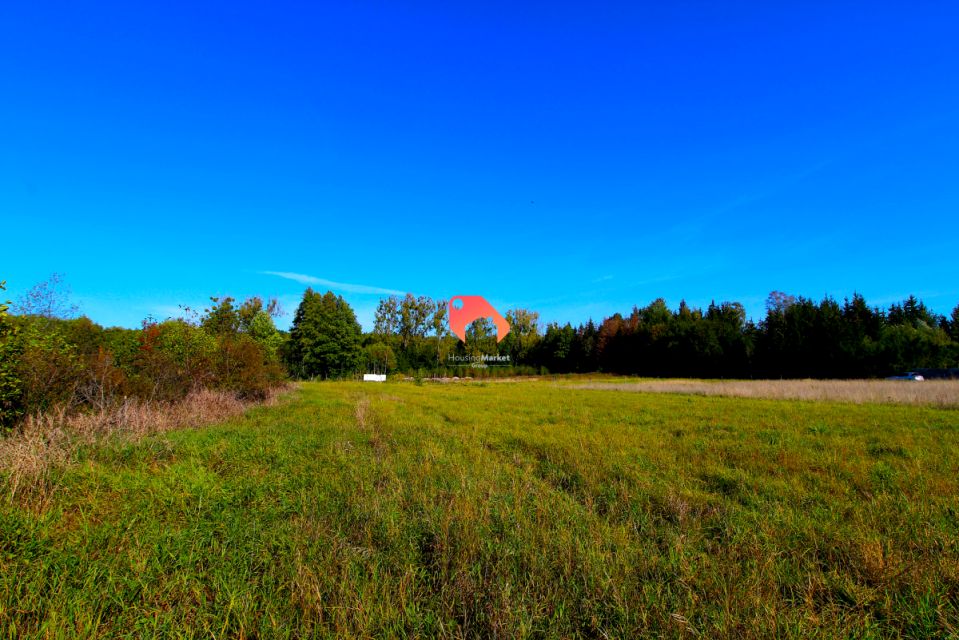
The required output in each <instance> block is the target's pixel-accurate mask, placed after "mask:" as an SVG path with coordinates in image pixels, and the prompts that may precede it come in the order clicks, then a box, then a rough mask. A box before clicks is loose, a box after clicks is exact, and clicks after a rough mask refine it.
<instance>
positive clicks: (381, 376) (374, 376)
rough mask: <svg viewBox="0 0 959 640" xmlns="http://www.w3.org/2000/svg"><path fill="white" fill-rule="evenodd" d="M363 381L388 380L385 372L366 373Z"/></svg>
mask: <svg viewBox="0 0 959 640" xmlns="http://www.w3.org/2000/svg"><path fill="white" fill-rule="evenodd" d="M363 382H386V374H385V373H364V374H363Z"/></svg>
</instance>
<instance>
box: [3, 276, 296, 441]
mask: <svg viewBox="0 0 959 640" xmlns="http://www.w3.org/2000/svg"><path fill="white" fill-rule="evenodd" d="M67 294H68V292H67V291H65V288H64V286H63V283H62V281H61V280H60V279H59V278H58V277H56V276H54V277H53V278H51V279H50V280H49V281H47V282H45V283H42V284H41V285H38V286H37V287H34V288H33V289H31V290H30V291H29V292H28V293H27V294H25V295H24V296H22V297H21V298H20V299H19V300H18V301H17V303H16V304H13V305H10V303H6V304H3V305H0V426H2V427H10V426H12V425H14V424H16V423H17V422H18V421H19V420H20V419H21V418H22V417H23V416H25V415H28V414H34V413H41V412H44V411H49V410H52V409H58V410H65V411H68V412H72V411H83V410H89V409H93V410H106V409H109V408H111V407H113V406H116V405H118V404H119V403H121V402H123V400H124V399H125V398H130V397H133V398H139V399H144V400H152V401H176V400H178V399H181V398H183V397H185V396H186V395H187V394H189V393H190V392H191V391H194V390H198V389H201V388H208V389H219V390H224V391H228V392H231V393H233V394H235V395H236V396H237V397H240V398H249V399H257V398H262V397H264V396H265V395H266V393H267V392H268V391H269V389H270V388H271V387H273V386H275V385H277V384H279V383H281V382H282V381H283V380H284V379H285V372H284V370H283V367H282V364H281V359H280V358H281V351H282V349H283V344H284V337H283V334H282V333H281V332H279V331H278V330H277V329H276V326H275V325H274V322H273V317H274V316H275V315H276V314H277V313H278V312H279V308H278V305H277V304H276V303H275V302H270V303H264V302H263V300H261V299H260V298H255V297H254V298H249V299H247V300H246V301H244V302H243V303H241V304H237V301H236V300H234V299H233V298H228V297H227V298H211V304H210V306H209V307H208V308H206V309H204V310H203V311H202V312H199V311H194V310H191V309H188V308H184V310H183V314H182V317H180V318H177V319H169V320H165V321H163V322H157V321H155V320H152V319H148V320H145V321H144V322H143V324H142V326H141V327H140V328H138V329H123V328H118V327H114V328H104V327H102V326H100V325H98V324H96V323H94V322H92V321H91V320H90V319H89V318H86V317H74V316H76V308H75V307H74V306H72V305H70V304H69V303H68V302H67V299H68V296H67ZM11 311H13V312H14V313H11Z"/></svg>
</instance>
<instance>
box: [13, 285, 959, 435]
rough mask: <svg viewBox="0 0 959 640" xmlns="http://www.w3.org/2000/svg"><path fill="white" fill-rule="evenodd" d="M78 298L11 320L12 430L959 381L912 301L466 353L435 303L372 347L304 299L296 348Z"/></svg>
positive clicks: (254, 325)
mask: <svg viewBox="0 0 959 640" xmlns="http://www.w3.org/2000/svg"><path fill="white" fill-rule="evenodd" d="M0 290H2V283H0ZM67 293H68V292H67V291H66V288H65V285H64V284H63V282H62V280H61V279H60V278H59V277H58V276H56V275H55V276H53V277H52V278H51V279H50V280H48V281H47V282H44V283H41V284H40V285H37V286H36V287H34V288H32V289H30V290H29V291H28V292H27V293H26V294H24V295H23V296H21V297H20V299H19V300H18V301H17V302H16V303H15V304H12V303H9V302H7V303H4V304H0V425H6V426H9V425H11V424H14V423H16V421H17V420H19V419H20V418H22V417H23V416H24V415H26V414H30V413H36V412H43V411H48V410H51V409H55V408H67V409H68V410H84V409H88V408H92V409H103V408H105V407H108V406H110V405H113V404H116V403H118V402H120V401H121V400H122V399H123V398H126V397H136V398H143V399H147V400H158V401H175V400H177V399H178V398H182V397H184V396H185V395H186V394H188V393H190V392H191V391H192V390H195V389H197V388H213V389H222V390H226V391H229V392H232V393H235V394H236V395H237V396H240V397H244V398H256V397H262V396H263V395H264V394H265V393H266V392H267V391H268V390H269V389H270V388H271V387H273V386H276V385H278V384H280V383H282V381H283V380H285V379H286V378H287V377H294V378H300V379H304V378H320V379H327V378H344V377H353V376H355V375H357V374H359V373H361V372H376V373H403V374H405V375H412V376H432V375H440V376H452V375H459V376H473V377H485V376H495V375H522V374H545V373H576V372H579V373H589V372H609V373H616V374H626V375H644V376H679V377H707V378H806V377H812V378H868V377H880V376H888V375H892V374H897V373H902V372H905V371H908V370H913V369H919V368H931V369H941V368H954V367H959V306H956V308H955V309H953V311H952V313H951V314H950V315H949V316H942V315H938V314H936V313H933V312H932V311H930V310H929V309H928V308H927V307H926V305H925V304H924V303H923V302H922V301H921V300H919V299H917V298H916V297H914V296H910V297H909V298H907V299H906V300H904V301H903V302H901V303H896V304H892V305H890V306H889V307H888V308H885V309H882V308H879V307H876V306H870V305H869V304H868V303H867V302H866V300H865V299H864V298H863V297H862V296H861V295H858V294H856V295H853V296H852V297H851V298H849V299H845V300H843V301H842V302H841V303H840V302H838V301H836V300H834V299H833V298H830V297H824V298H823V299H822V300H819V301H815V300H812V299H809V298H804V297H794V296H790V295H786V294H784V293H781V292H773V293H772V294H770V296H769V298H768V300H767V304H766V314H765V316H764V317H763V318H762V319H761V320H760V321H758V322H753V321H751V320H749V319H748V318H747V315H746V311H745V309H744V308H743V306H742V305H741V304H739V303H737V302H722V303H719V304H716V303H712V304H710V305H709V306H708V307H707V308H706V309H700V308H694V307H691V306H690V305H688V304H686V303H685V302H681V303H680V305H679V307H678V308H676V309H671V308H670V307H669V306H668V305H667V304H666V302H665V300H663V299H661V298H660V299H657V300H654V301H652V302H651V303H649V304H648V305H646V306H644V307H634V308H633V309H632V310H631V311H630V312H629V313H628V314H620V313H616V314H614V315H612V316H609V317H607V318H604V319H603V320H602V321H601V322H599V323H598V324H597V323H595V322H594V321H592V320H590V321H588V322H585V323H581V324H579V325H575V326H574V325H573V324H571V323H565V324H559V323H547V324H545V326H544V325H543V323H542V322H541V321H540V317H539V314H538V313H537V312H535V311H531V310H528V309H522V308H518V309H509V310H507V311H506V313H505V314H504V316H505V317H506V320H507V321H508V322H509V323H510V327H511V330H510V332H509V334H507V335H506V337H505V338H504V339H503V340H502V341H500V342H497V340H496V331H495V327H494V326H493V324H492V322H491V321H490V320H489V319H479V320H477V321H476V322H474V323H472V324H471V325H470V326H469V327H468V328H467V332H466V341H465V342H463V341H460V340H459V339H458V338H457V337H455V336H453V335H452V334H451V333H450V331H449V328H448V319H447V302H446V301H445V300H437V299H433V298H430V297H428V296H413V295H411V294H408V295H406V296H403V297H398V296H390V297H387V298H384V299H382V300H380V302H379V305H378V307H377V309H376V313H375V318H374V326H373V328H372V330H371V331H369V332H366V333H364V332H363V330H362V328H361V326H360V324H359V322H358V321H357V319H356V314H355V312H354V311H353V308H352V307H351V306H350V304H349V303H348V302H347V301H346V300H345V299H343V297H342V296H338V295H335V294H334V293H332V292H330V291H327V292H326V293H323V294H321V293H319V292H317V291H313V290H312V289H307V290H306V291H305V292H304V294H303V298H302V300H301V301H300V303H299V305H298V307H297V309H296V312H295V314H294V318H293V323H292V327H291V329H290V330H289V331H288V332H287V331H281V330H278V329H277V327H276V325H275V322H274V318H276V317H278V316H279V315H280V314H281V310H280V309H279V305H278V304H277V302H276V301H275V300H274V301H264V300H263V299H261V298H258V297H252V298H248V299H246V300H244V301H243V302H239V301H237V300H235V299H234V298H232V297H219V298H211V299H210V305H209V306H208V307H207V308H205V309H203V310H202V311H199V310H193V309H190V308H187V307H184V308H183V309H182V313H181V314H180V317H177V318H169V319H166V320H163V321H156V320H154V319H152V318H149V319H147V320H145V321H144V322H143V324H142V326H141V327H139V328H137V329H124V328H118V327H112V328H104V327H102V326H100V325H98V324H96V323H94V322H92V321H91V320H90V319H88V318H86V317H82V316H79V315H78V313H77V311H78V310H77V309H76V307H75V306H73V305H72V304H70V303H69V296H68V295H67ZM484 358H485V360H484Z"/></svg>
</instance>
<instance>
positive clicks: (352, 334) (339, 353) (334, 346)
mask: <svg viewBox="0 0 959 640" xmlns="http://www.w3.org/2000/svg"><path fill="white" fill-rule="evenodd" d="M360 336H361V329H360V324H359V323H358V322H357V321H356V314H355V313H353V309H352V308H351V307H350V305H349V304H347V302H346V301H345V300H344V299H343V298H342V297H341V296H336V295H334V294H333V292H332V291H327V292H326V293H325V294H323V295H320V294H319V293H317V292H315V291H313V289H307V290H306V291H305V292H304V293H303V300H302V301H301V302H300V306H299V307H297V309H296V315H295V316H294V318H293V327H292V329H291V330H290V344H289V349H288V358H289V367H290V371H291V372H292V373H293V374H294V375H296V376H298V377H301V378H313V377H320V378H338V377H342V376H346V375H349V374H351V373H353V372H354V371H355V370H356V368H357V366H358V365H359V362H360Z"/></svg>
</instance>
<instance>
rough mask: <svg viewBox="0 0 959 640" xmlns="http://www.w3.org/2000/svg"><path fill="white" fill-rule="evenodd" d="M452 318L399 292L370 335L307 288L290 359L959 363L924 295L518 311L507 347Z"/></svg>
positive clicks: (301, 368)
mask: <svg viewBox="0 0 959 640" xmlns="http://www.w3.org/2000/svg"><path fill="white" fill-rule="evenodd" d="M446 313H447V305H446V301H445V300H434V299H432V298H429V297H427V296H419V297H417V296H413V295H411V294H408V295H406V296H405V297H398V296H390V297H388V298H384V299H382V300H381V301H380V303H379V305H378V307H377V310H376V314H375V320H374V327H373V330H372V331H371V332H369V333H365V334H364V333H363V332H362V331H361V329H360V326H359V323H358V322H357V321H356V316H355V314H354V313H353V310H352V309H351V308H350V306H349V304H348V303H346V301H345V300H343V298H342V297H339V296H335V295H334V294H333V293H331V292H327V293H326V294H325V295H322V296H321V295H320V294H318V293H315V292H313V291H312V290H308V291H307V292H306V294H305V295H304V300H303V303H301V305H300V308H299V309H298V310H297V315H296V318H295V319H294V323H293V329H292V331H291V332H290V340H289V345H288V347H287V350H286V354H287V362H288V364H289V368H290V370H291V372H293V373H294V374H296V375H299V376H305V377H315V376H319V377H336V376H340V375H345V374H349V373H351V372H354V371H358V370H364V371H376V372H406V373H412V374H417V375H457V374H458V375H464V374H466V375H469V374H470V372H473V374H474V375H496V374H498V373H499V374H510V375H512V374H517V373H519V374H523V373H572V372H581V373H587V372H610V373H617V374H628V375H645V376H677V377H707V378H807V377H810V378H861V377H878V376H888V375H892V374H895V373H900V372H904V371H907V370H911V369H917V368H951V367H957V366H959V306H957V307H956V308H955V309H953V311H952V313H951V315H950V316H948V317H946V316H941V315H937V314H935V313H933V312H931V311H930V310H929V309H928V308H927V307H926V305H925V304H924V303H923V302H922V301H921V300H919V299H917V298H916V297H914V296H910V297H909V298H907V299H906V300H905V301H903V302H902V303H896V304H892V305H891V306H889V307H888V308H887V309H881V308H879V307H874V306H870V305H869V304H867V302H866V300H865V298H863V296H861V295H859V294H854V295H853V296H852V297H851V298H848V299H845V300H844V301H843V302H842V303H840V302H838V301H836V300H834V299H833V298H831V297H828V296H827V297H824V298H823V299H822V300H820V301H818V302H817V301H815V300H812V299H809V298H804V297H801V296H800V297H794V296H790V295H787V294H784V293H782V292H773V293H771V294H770V296H769V298H768V300H767V304H766V315H765V317H764V318H763V319H762V320H760V321H759V322H753V321H751V320H749V319H748V318H747V315H746V311H745V308H744V307H743V305H742V304H740V303H738V302H722V303H719V304H716V303H711V304H710V305H709V306H708V307H707V308H706V309H700V308H694V307H691V306H689V305H688V304H686V303H685V302H681V303H680V305H679V307H678V308H676V309H675V310H674V309H671V308H670V307H669V306H668V305H667V304H666V302H665V300H663V299H662V298H659V299H657V300H654V301H653V302H651V303H650V304H648V305H647V306H645V307H634V308H633V309H632V311H631V312H630V313H629V314H627V315H624V314H620V313H617V314H614V315H612V316H610V317H607V318H605V319H604V320H603V321H602V322H600V323H599V324H596V323H595V322H593V321H592V320H590V321H588V322H586V323H582V324H579V325H577V326H574V325H572V324H571V323H566V324H558V323H548V324H546V325H545V327H544V326H542V323H541V322H540V320H539V314H538V313H537V312H535V311H530V310H528V309H521V308H520V309H510V310H508V311H507V312H506V313H505V314H504V315H505V317H506V319H507V321H508V322H509V323H510V326H511V331H510V333H509V334H508V335H507V336H506V337H505V339H503V340H502V341H501V342H499V343H497V341H496V334H495V328H494V326H493V324H492V322H491V321H490V320H489V319H480V320H477V321H476V322H474V323H473V324H471V325H470V326H469V327H468V329H467V335H466V341H465V342H462V341H460V340H459V339H457V338H456V337H455V336H452V335H451V334H450V332H449V330H448V325H447V318H446ZM483 355H487V356H489V355H498V356H504V357H505V363H506V364H507V365H508V366H497V367H488V369H489V370H487V371H484V369H486V368H487V367H482V366H481V367H479V368H477V367H476V366H474V363H476V358H478V357H481V356H483ZM471 357H472V358H473V360H470V358H471ZM478 364H483V363H482V362H479V363H478ZM496 364H498V365H499V364H502V363H496Z"/></svg>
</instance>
